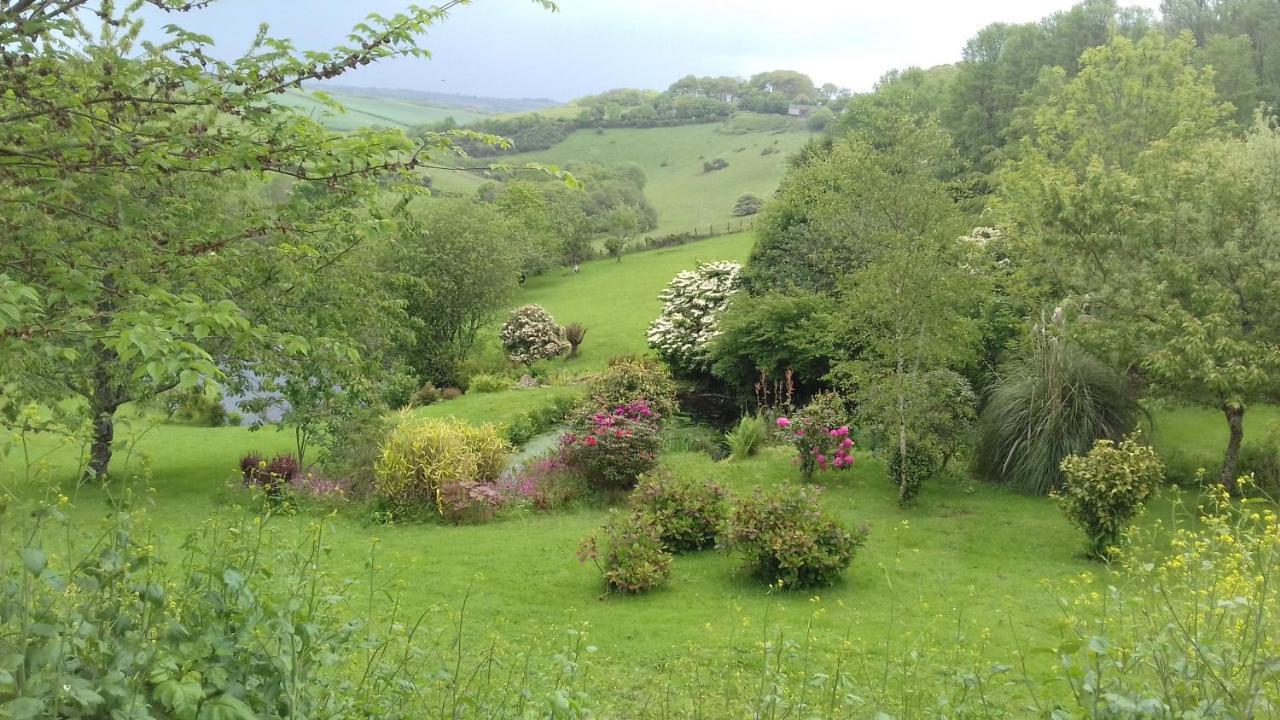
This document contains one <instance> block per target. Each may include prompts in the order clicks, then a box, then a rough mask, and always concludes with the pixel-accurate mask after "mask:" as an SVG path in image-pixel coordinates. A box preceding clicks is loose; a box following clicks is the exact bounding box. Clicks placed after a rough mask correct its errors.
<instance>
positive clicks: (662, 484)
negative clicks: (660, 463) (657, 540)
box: [630, 473, 729, 553]
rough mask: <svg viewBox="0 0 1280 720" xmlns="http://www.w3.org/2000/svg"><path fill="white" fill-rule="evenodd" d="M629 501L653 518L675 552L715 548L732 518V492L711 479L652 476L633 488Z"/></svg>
mask: <svg viewBox="0 0 1280 720" xmlns="http://www.w3.org/2000/svg"><path fill="white" fill-rule="evenodd" d="M630 500H631V506H632V507H633V508H634V509H636V510H637V511H639V512H642V513H644V514H645V515H648V516H649V517H651V518H653V520H654V522H655V523H656V524H657V525H658V528H659V531H660V533H661V537H662V543H663V545H664V546H665V547H666V548H667V549H668V550H670V551H671V552H675V553H685V552H695V551H698V550H706V549H707V548H710V547H714V546H715V544H716V536H718V535H719V534H720V533H721V532H722V531H723V530H724V526H725V524H726V523H727V522H728V519H729V493H728V491H726V490H725V489H724V487H722V486H721V485H720V484H719V483H716V482H714V481H711V480H695V479H693V478H677V477H673V476H671V475H669V474H665V473H664V474H658V475H652V476H649V477H646V478H643V479H642V480H641V481H640V484H639V485H637V486H636V489H635V490H633V491H631V498H630Z"/></svg>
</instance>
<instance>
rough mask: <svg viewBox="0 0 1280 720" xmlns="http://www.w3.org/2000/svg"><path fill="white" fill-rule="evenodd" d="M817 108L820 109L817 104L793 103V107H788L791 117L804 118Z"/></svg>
mask: <svg viewBox="0 0 1280 720" xmlns="http://www.w3.org/2000/svg"><path fill="white" fill-rule="evenodd" d="M817 109H818V106H817V105H792V106H791V107H789V108H787V114H788V115H790V116H791V117H798V118H803V117H809V115H810V114H811V113H813V111H814V110H817Z"/></svg>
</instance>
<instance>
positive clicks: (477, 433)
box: [374, 419, 511, 515]
mask: <svg viewBox="0 0 1280 720" xmlns="http://www.w3.org/2000/svg"><path fill="white" fill-rule="evenodd" d="M510 451H511V446H510V445H509V444H507V442H506V441H505V440H503V439H502V438H501V437H500V436H499V435H498V432H497V430H495V429H494V428H493V426H492V425H483V426H480V427H473V426H471V425H467V424H466V423H462V422H459V421H457V420H452V419H450V420H438V419H428V420H416V421H415V420H409V419H406V420H405V421H404V422H402V423H401V424H400V425H398V426H396V427H395V429H393V430H392V431H391V433H390V434H389V435H388V436H387V439H386V441H385V442H384V443H383V446H382V454H381V457H379V458H378V462H377V464H376V465H375V467H374V472H375V477H376V481H375V487H374V490H375V492H376V493H377V495H378V496H379V497H380V498H381V499H382V500H384V501H385V502H387V503H388V504H390V506H391V507H392V509H393V510H394V511H396V512H401V513H408V514H412V513H415V512H421V511H424V510H429V511H431V512H435V513H439V514H441V515H444V512H445V511H444V504H443V501H442V495H441V494H442V492H443V490H444V489H445V488H446V487H448V486H451V485H457V484H459V483H480V484H492V483H493V482H494V481H496V480H497V479H498V476H499V475H500V474H501V473H502V470H503V468H504V467H505V466H506V463H507V456H508V454H509V453H510Z"/></svg>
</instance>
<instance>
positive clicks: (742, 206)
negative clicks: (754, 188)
mask: <svg viewBox="0 0 1280 720" xmlns="http://www.w3.org/2000/svg"><path fill="white" fill-rule="evenodd" d="M762 207H764V200H761V199H760V198H759V197H758V196H756V195H752V194H751V193H746V194H744V195H740V196H739V197H738V199H737V200H736V201H735V202H734V203H733V216H734V217H746V216H747V215H755V214H756V213H758V212H760V208H762Z"/></svg>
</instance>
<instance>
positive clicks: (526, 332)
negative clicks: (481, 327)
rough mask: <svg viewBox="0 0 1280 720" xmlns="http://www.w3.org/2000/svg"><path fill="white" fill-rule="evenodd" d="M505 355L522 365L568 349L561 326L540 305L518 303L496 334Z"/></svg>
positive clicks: (565, 351)
mask: <svg viewBox="0 0 1280 720" xmlns="http://www.w3.org/2000/svg"><path fill="white" fill-rule="evenodd" d="M499 336H500V337H501V338H502V347H503V348H504V349H505V350H506V351H507V357H509V358H511V359H512V360H513V361H515V362H518V363H521V364H523V365H532V364H534V363H535V362H537V361H539V360H545V359H546V358H553V357H556V356H557V355H563V354H565V353H567V352H569V341H568V340H566V339H565V335H564V328H562V327H560V325H559V323H557V322H556V319H555V318H553V317H551V313H549V312H547V311H546V310H545V309H544V308H543V307H542V306H541V305H521V306H520V307H518V308H516V309H515V310H513V311H511V317H510V318H508V319H507V322H506V323H504V324H503V326H502V332H501V333H500V334H499Z"/></svg>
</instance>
